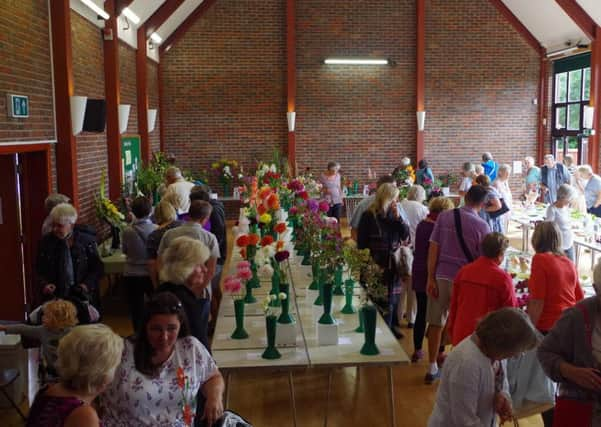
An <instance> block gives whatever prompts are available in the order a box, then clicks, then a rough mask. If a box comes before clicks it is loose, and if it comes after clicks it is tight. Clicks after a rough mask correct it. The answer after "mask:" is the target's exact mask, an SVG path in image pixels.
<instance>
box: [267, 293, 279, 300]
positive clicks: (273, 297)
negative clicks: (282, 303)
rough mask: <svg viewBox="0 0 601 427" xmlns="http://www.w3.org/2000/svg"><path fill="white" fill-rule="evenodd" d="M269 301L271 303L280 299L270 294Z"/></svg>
mask: <svg viewBox="0 0 601 427" xmlns="http://www.w3.org/2000/svg"><path fill="white" fill-rule="evenodd" d="M269 299H270V300H271V301H275V300H276V299H278V298H277V297H276V296H275V295H274V294H269Z"/></svg>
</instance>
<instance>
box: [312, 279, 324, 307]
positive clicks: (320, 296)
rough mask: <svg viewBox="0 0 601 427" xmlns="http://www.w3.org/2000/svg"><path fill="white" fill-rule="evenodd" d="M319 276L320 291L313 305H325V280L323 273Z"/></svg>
mask: <svg viewBox="0 0 601 427" xmlns="http://www.w3.org/2000/svg"><path fill="white" fill-rule="evenodd" d="M319 276H320V278H319V283H318V285H317V286H318V288H319V293H318V294H317V298H315V301H313V305H323V282H322V281H321V274H320V275H319Z"/></svg>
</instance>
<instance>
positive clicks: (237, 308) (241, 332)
mask: <svg viewBox="0 0 601 427" xmlns="http://www.w3.org/2000/svg"><path fill="white" fill-rule="evenodd" d="M247 289H248V288H247ZM234 314H235V315H236V329H234V332H233V333H232V336H231V337H232V338H233V339H235V340H243V339H245V338H248V332H246V330H245V329H244V300H242V299H237V300H234Z"/></svg>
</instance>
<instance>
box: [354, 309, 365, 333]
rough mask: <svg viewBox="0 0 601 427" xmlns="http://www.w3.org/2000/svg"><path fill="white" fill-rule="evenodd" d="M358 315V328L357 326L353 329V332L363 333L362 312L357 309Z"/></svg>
mask: <svg viewBox="0 0 601 427" xmlns="http://www.w3.org/2000/svg"><path fill="white" fill-rule="evenodd" d="M358 313H359V314H358V316H359V326H357V328H356V329H355V332H358V333H363V332H364V331H365V326H364V322H363V310H361V309H359V311H358Z"/></svg>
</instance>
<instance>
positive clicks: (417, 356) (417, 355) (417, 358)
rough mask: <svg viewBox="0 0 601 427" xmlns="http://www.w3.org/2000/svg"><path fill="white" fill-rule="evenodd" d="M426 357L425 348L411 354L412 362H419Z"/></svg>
mask: <svg viewBox="0 0 601 427" xmlns="http://www.w3.org/2000/svg"><path fill="white" fill-rule="evenodd" d="M423 358H424V351H423V350H416V351H414V352H413V354H412V355H411V363H417V362H419V361H420V360H422V359H423Z"/></svg>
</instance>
